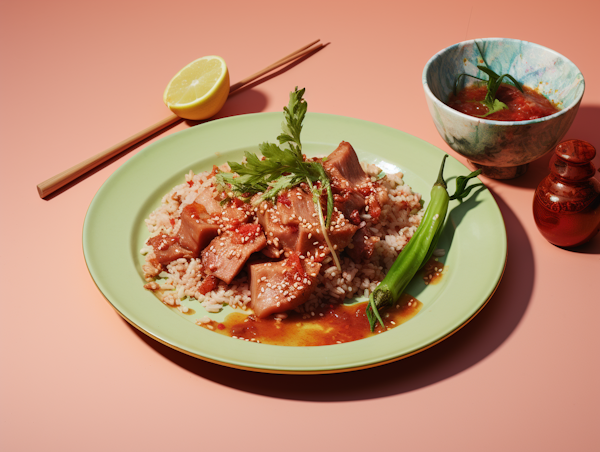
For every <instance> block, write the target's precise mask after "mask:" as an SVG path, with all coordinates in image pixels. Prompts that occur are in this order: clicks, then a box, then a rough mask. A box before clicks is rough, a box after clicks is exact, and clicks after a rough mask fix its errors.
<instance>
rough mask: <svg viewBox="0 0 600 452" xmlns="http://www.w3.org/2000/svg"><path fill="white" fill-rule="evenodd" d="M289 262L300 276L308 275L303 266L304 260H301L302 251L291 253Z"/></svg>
mask: <svg viewBox="0 0 600 452" xmlns="http://www.w3.org/2000/svg"><path fill="white" fill-rule="evenodd" d="M288 264H289V265H290V267H291V268H292V269H294V270H295V272H296V273H299V274H300V276H302V277H304V276H306V272H305V271H304V267H302V262H300V253H298V252H297V251H295V252H293V253H291V254H290V257H288Z"/></svg>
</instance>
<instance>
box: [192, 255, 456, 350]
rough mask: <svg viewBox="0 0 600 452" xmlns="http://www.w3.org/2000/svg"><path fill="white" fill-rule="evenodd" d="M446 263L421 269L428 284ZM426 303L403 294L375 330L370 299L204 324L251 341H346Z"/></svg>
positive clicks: (234, 315)
mask: <svg viewBox="0 0 600 452" xmlns="http://www.w3.org/2000/svg"><path fill="white" fill-rule="evenodd" d="M445 269H446V267H445V266H444V264H443V263H441V262H438V260H437V258H435V257H432V258H431V259H429V261H427V263H426V264H425V265H424V267H423V269H421V271H420V272H419V274H420V275H421V277H422V278H423V281H424V282H425V284H427V285H429V284H438V283H439V282H440V281H441V279H442V276H443V274H444V272H445ZM422 306H423V303H421V302H420V301H419V300H417V299H416V298H415V297H413V296H411V295H409V294H403V295H402V296H401V297H400V300H398V301H397V302H396V304H395V305H394V306H392V307H390V308H388V309H386V310H384V311H382V312H381V317H382V318H383V322H384V323H385V329H383V328H382V327H381V325H379V323H378V324H377V327H376V328H375V331H373V332H371V330H370V328H369V321H368V320H367V315H366V313H365V309H366V307H367V302H366V301H364V302H361V303H355V304H353V305H344V304H329V305H326V306H323V307H322V308H320V309H318V310H315V311H314V312H311V313H310V314H307V313H304V314H301V313H298V312H289V313H288V316H287V318H285V319H275V318H273V317H268V318H266V319H259V318H257V317H255V316H254V315H248V314H245V313H243V312H232V313H231V314H229V315H228V316H227V317H226V318H225V320H224V321H223V322H217V321H214V320H212V321H211V322H209V323H203V324H201V325H200V326H202V327H203V328H206V329H208V330H211V331H214V332H216V333H219V334H222V335H224V336H229V337H233V338H235V339H240V340H245V341H249V342H259V343H263V344H271V345H285V346H295V347H303V346H317V345H333V344H342V343H344V342H352V341H357V340H360V339H365V338H367V337H371V336H375V335H377V334H381V333H383V332H385V331H387V330H389V329H392V328H395V327H397V326H398V325H401V324H403V323H404V322H407V321H408V320H410V319H412V318H413V317H414V316H415V315H417V314H418V313H419V311H420V310H421V307H422Z"/></svg>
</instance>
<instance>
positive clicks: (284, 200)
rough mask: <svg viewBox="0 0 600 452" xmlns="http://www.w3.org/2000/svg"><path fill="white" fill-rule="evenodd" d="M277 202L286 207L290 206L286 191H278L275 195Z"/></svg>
mask: <svg viewBox="0 0 600 452" xmlns="http://www.w3.org/2000/svg"><path fill="white" fill-rule="evenodd" d="M277 202H278V203H280V204H283V205H284V206H287V207H291V206H292V202H291V201H290V198H289V197H288V195H287V193H279V194H278V195H277Z"/></svg>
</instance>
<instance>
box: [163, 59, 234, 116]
mask: <svg viewBox="0 0 600 452" xmlns="http://www.w3.org/2000/svg"><path fill="white" fill-rule="evenodd" d="M228 95H229V71H228V70H227V65H226V64H225V60H223V58H221V57H218V56H214V55H211V56H205V57H202V58H198V59H197V60H196V61H193V62H191V63H190V64H188V65H187V66H186V67H184V68H183V69H182V70H180V71H179V72H178V73H177V74H176V75H175V77H173V78H172V79H171V81H170V82H169V84H168V85H167V87H166V88H165V93H164V95H163V100H164V102H165V104H166V105H167V107H169V109H170V110H171V111H172V112H173V113H175V114H176V115H177V116H179V117H181V118H184V119H193V120H199V119H207V118H210V117H211V116H214V115H215V114H217V112H218V111H219V110H220V109H221V108H222V107H223V104H224V103H225V101H226V100H227V96H228Z"/></svg>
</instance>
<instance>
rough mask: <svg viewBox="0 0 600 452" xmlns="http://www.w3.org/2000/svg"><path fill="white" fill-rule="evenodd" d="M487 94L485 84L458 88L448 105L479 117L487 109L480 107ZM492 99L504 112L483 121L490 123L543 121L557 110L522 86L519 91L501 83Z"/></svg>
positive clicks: (535, 93) (534, 92) (540, 95)
mask: <svg viewBox="0 0 600 452" xmlns="http://www.w3.org/2000/svg"><path fill="white" fill-rule="evenodd" d="M486 93H487V87H486V85H482V84H475V85H470V86H467V87H465V88H464V89H462V90H461V91H460V92H459V93H458V95H457V96H455V95H454V94H451V95H450V98H449V99H448V103H447V104H448V106H449V107H451V108H453V109H455V110H458V111H460V112H461V113H464V114H467V115H469V116H482V115H485V114H486V113H487V112H488V108H487V107H486V106H485V105H483V104H481V101H483V100H484V99H485V96H486ZM496 98H497V99H498V100H500V101H501V102H504V103H505V104H506V106H507V107H508V110H506V109H505V110H500V111H497V112H495V113H492V114H491V115H489V116H486V117H485V118H483V119H491V120H494V121H527V120H530V119H538V118H543V117H545V116H550V115H552V114H554V113H556V112H558V111H559V109H558V108H557V107H556V106H555V105H554V104H552V102H550V101H549V100H548V99H546V98H545V97H544V96H543V95H542V94H540V93H539V92H537V91H535V90H533V89H531V88H529V87H527V86H523V92H521V91H519V90H518V89H517V88H515V87H514V86H512V85H508V84H504V83H502V84H501V85H500V88H498V91H497V92H496Z"/></svg>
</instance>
